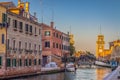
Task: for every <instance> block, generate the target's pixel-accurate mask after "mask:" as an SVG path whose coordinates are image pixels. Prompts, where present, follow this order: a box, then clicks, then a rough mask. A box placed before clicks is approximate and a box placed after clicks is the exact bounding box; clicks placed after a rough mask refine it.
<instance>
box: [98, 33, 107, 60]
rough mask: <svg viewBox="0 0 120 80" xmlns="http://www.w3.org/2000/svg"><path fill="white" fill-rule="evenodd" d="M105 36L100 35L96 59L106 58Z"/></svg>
mask: <svg viewBox="0 0 120 80" xmlns="http://www.w3.org/2000/svg"><path fill="white" fill-rule="evenodd" d="M104 45H105V41H104V35H101V34H100V35H98V37H97V41H96V58H101V57H104V56H105V55H104Z"/></svg>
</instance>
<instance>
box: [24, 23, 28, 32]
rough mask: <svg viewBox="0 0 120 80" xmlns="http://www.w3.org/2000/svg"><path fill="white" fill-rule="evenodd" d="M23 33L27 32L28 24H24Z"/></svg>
mask: <svg viewBox="0 0 120 80" xmlns="http://www.w3.org/2000/svg"><path fill="white" fill-rule="evenodd" d="M25 31H26V32H28V24H25Z"/></svg>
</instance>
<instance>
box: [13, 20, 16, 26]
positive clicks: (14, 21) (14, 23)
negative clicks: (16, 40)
mask: <svg viewBox="0 0 120 80" xmlns="http://www.w3.org/2000/svg"><path fill="white" fill-rule="evenodd" d="M13 27H14V28H17V20H13Z"/></svg>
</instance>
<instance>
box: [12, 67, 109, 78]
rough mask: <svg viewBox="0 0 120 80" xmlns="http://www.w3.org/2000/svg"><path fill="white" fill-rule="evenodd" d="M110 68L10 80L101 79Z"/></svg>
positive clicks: (79, 70)
mask: <svg viewBox="0 0 120 80" xmlns="http://www.w3.org/2000/svg"><path fill="white" fill-rule="evenodd" d="M110 72H111V71H110V69H107V68H98V69H77V71H76V73H74V72H65V73H56V74H48V75H38V76H29V77H21V78H17V79H12V80H103V78H104V77H105V76H106V75H108V74H109V73H110Z"/></svg>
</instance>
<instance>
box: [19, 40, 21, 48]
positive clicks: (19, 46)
mask: <svg viewBox="0 0 120 80" xmlns="http://www.w3.org/2000/svg"><path fill="white" fill-rule="evenodd" d="M19 49H21V41H19Z"/></svg>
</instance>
